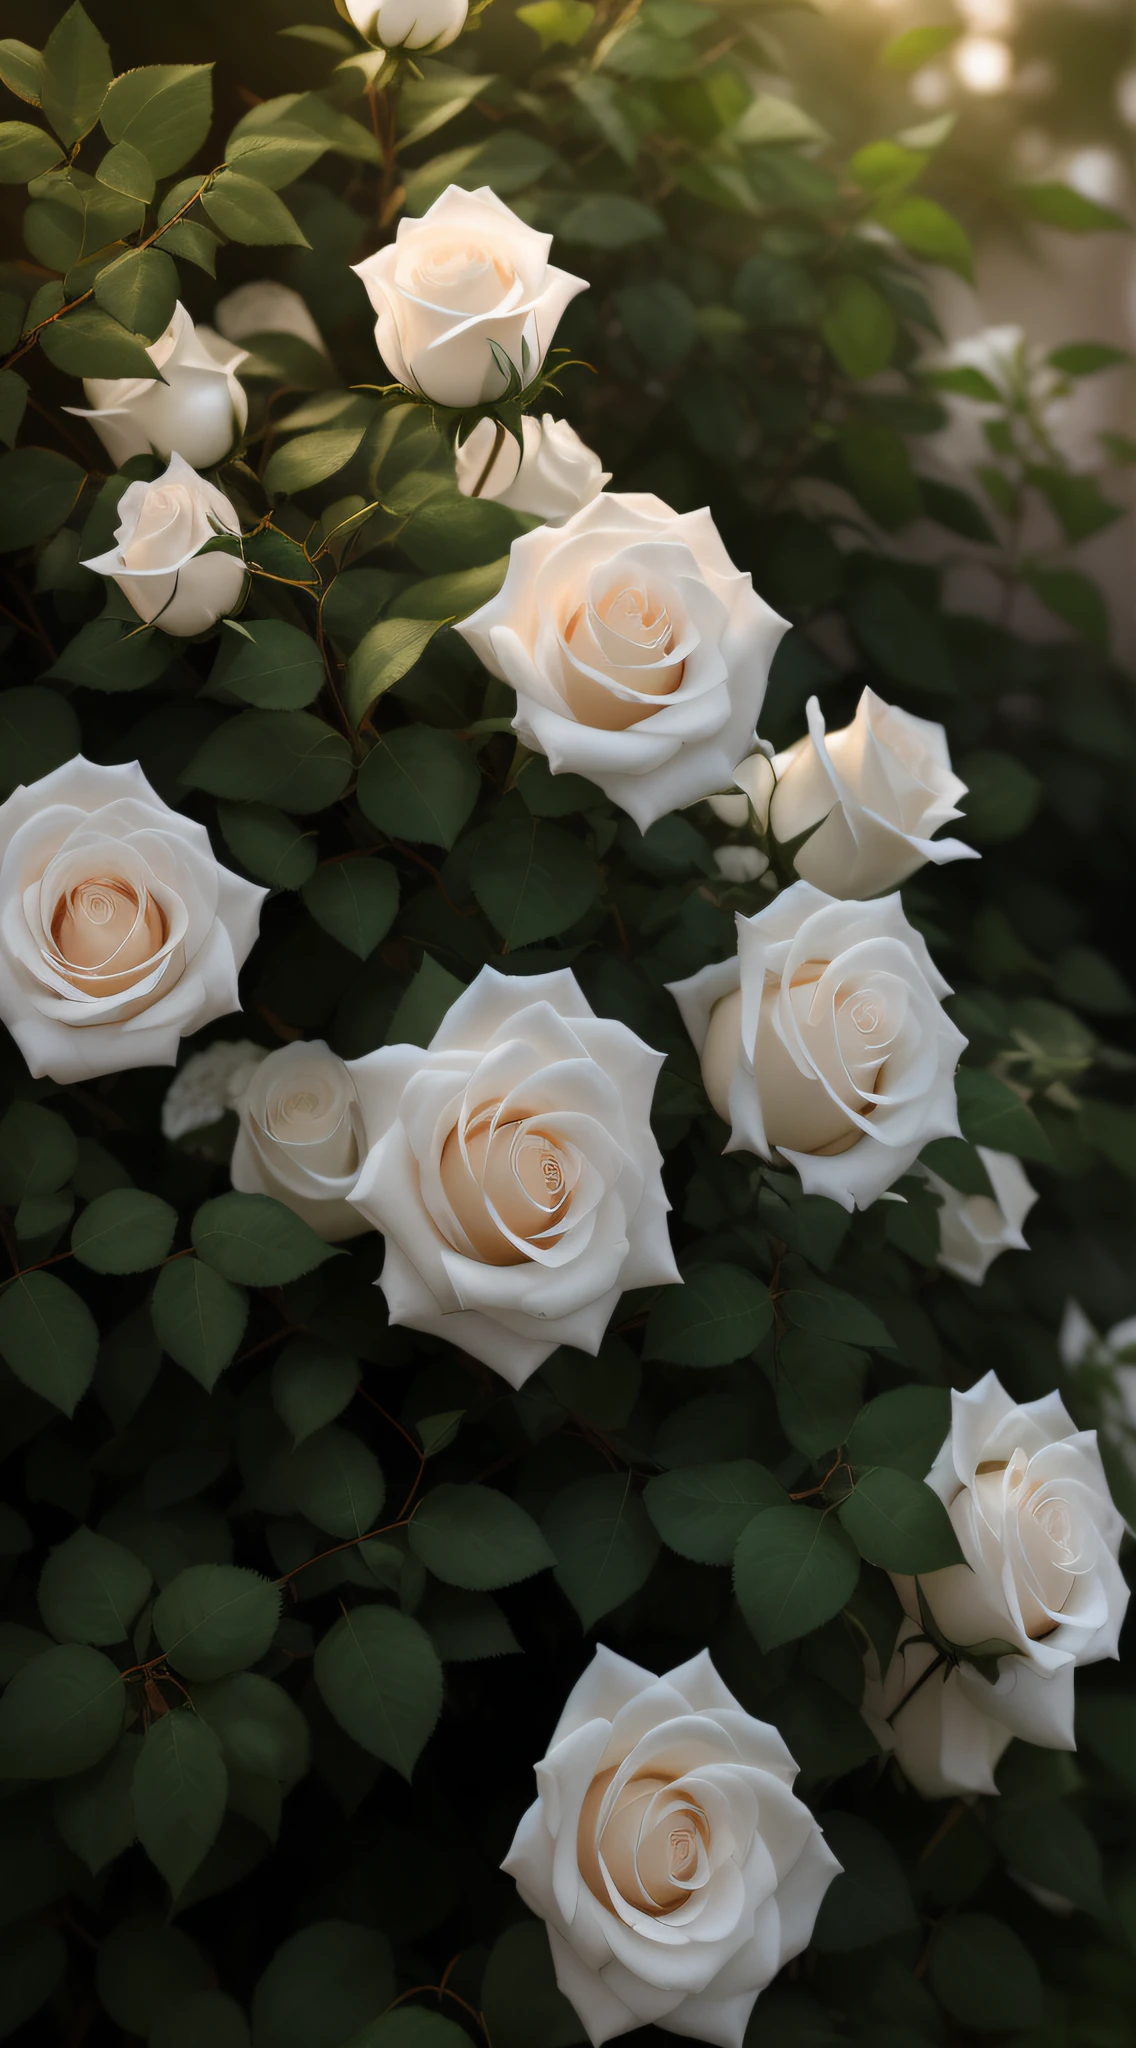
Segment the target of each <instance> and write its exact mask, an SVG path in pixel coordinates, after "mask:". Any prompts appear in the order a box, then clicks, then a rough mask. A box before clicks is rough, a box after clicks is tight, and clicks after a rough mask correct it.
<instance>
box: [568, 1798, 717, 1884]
mask: <svg viewBox="0 0 1136 2048" xmlns="http://www.w3.org/2000/svg"><path fill="white" fill-rule="evenodd" d="M614 1777H615V1771H614V1770H610V1771H601V1772H600V1773H599V1775H598V1777H595V1778H593V1780H592V1783H591V1785H590V1786H589V1787H588V1793H587V1797H586V1799H585V1800H584V1804H583V1808H582V1810H581V1813H580V1824H579V1828H578V1830H577V1837H576V1854H577V1859H578V1861H579V1866H580V1875H581V1877H582V1878H583V1880H584V1883H585V1884H586V1885H587V1887H588V1890H589V1891H590V1892H591V1894H592V1896H593V1898H595V1899H598V1901H599V1903H600V1905H601V1906H606V1907H607V1909H608V1911H609V1912H611V1911H612V1910H613V1908H612V1903H611V1894H610V1892H609V1889H608V1885H607V1884H606V1883H605V1881H604V1871H605V1870H606V1872H607V1876H608V1878H609V1879H610V1881H611V1884H612V1885H613V1886H614V1887H615V1890H616V1891H617V1892H618V1893H619V1896H620V1898H621V1899H623V1900H624V1901H625V1903H626V1904H627V1905H629V1906H634V1907H636V1908H638V1910H639V1911H640V1912H642V1913H650V1914H652V1915H656V1916H657V1915H661V1914H664V1913H670V1912H673V1911H674V1908H675V1907H676V1906H681V1905H682V1903H683V1901H684V1900H685V1899H687V1898H688V1897H689V1896H690V1892H691V1890H692V1888H693V1887H694V1885H695V1883H696V1881H697V1879H698V1876H699V1873H700V1872H701V1871H702V1869H703V1867H704V1863H705V1858H706V1854H707V1851H708V1850H709V1846H710V1823H709V1821H708V1820H707V1818H706V1815H705V1813H704V1812H703V1809H702V1808H701V1807H700V1806H698V1805H697V1804H696V1803H695V1802H694V1801H693V1800H692V1799H690V1798H688V1797H687V1796H686V1795H684V1794H678V1793H675V1794H674V1795H673V1796H672V1797H670V1798H667V1796H666V1794H667V1791H668V1786H669V1780H668V1779H666V1778H657V1777H650V1776H643V1777H634V1778H629V1779H628V1781H627V1783H626V1785H624V1786H623V1788H622V1789H621V1791H620V1792H619V1794H618V1796H617V1797H616V1800H615V1803H614V1805H613V1806H612V1809H611V1812H610V1813H609V1814H608V1816H607V1818H606V1820H605V1821H604V1824H603V1827H602V1828H601V1827H600V1812H601V1809H602V1806H603V1802H604V1797H605V1794H606V1793H607V1790H608V1787H609V1785H610V1784H611V1782H612V1780H613V1778H614ZM601 1865H602V1867H601Z"/></svg>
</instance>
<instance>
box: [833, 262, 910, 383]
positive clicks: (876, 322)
mask: <svg viewBox="0 0 1136 2048" xmlns="http://www.w3.org/2000/svg"><path fill="white" fill-rule="evenodd" d="M820 326H821V333H822V334H823V335H824V338H825V340H826V342H827V343H828V346H829V348H830V349H831V350H832V353H833V355H834V356H835V357H836V360H837V362H838V363H839V365H840V368H841V369H842V370H843V371H844V374H845V376H846V377H856V378H859V377H875V376H878V375H879V372H880V371H881V370H885V369H886V368H887V366H888V364H889V363H890V361H891V357H892V350H893V349H894V347H895V340H896V332H897V329H896V322H895V314H894V313H893V312H892V310H891V307H890V306H889V305H888V302H887V300H886V299H884V298H882V297H881V296H880V294H879V292H878V291H877V290H876V289H875V287H874V285H870V284H869V283H868V280H867V278H865V277H858V276H857V275H856V274H855V272H847V273H846V274H845V275H844V276H842V277H837V278H834V280H833V282H832V284H831V285H830V287H829V294H828V311H827V313H826V314H825V316H824V318H823V319H822V321H821V323H820Z"/></svg>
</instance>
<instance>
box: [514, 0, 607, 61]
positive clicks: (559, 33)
mask: <svg viewBox="0 0 1136 2048" xmlns="http://www.w3.org/2000/svg"><path fill="white" fill-rule="evenodd" d="M595 18H596V10H595V8H594V7H591V6H589V5H588V0H530V4H529V5H528V6H527V7H518V9H517V20H518V21H523V22H524V24H525V27H526V28H531V29H532V31H533V33H534V34H535V35H538V36H539V37H540V47H541V49H542V50H552V49H555V48H556V45H557V44H558V43H563V44H565V45H566V47H567V48H569V49H574V48H575V46H576V44H577V43H581V42H583V40H584V37H585V36H586V35H587V33H588V30H589V29H590V28H591V25H592V23H593V21H594V20H595Z"/></svg>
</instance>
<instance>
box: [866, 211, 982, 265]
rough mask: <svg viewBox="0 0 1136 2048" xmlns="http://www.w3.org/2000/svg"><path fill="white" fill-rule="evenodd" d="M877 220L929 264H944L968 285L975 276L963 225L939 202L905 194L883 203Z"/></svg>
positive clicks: (968, 242)
mask: <svg viewBox="0 0 1136 2048" xmlns="http://www.w3.org/2000/svg"><path fill="white" fill-rule="evenodd" d="M873 211H874V217H875V219H876V220H878V221H879V223H880V226H881V227H884V228H886V229H887V231H888V233H889V234H892V235H894V236H895V238H896V240H897V241H899V242H902V243H903V246H904V248H905V249H910V250H911V251H912V253H913V255H916V256H922V257H924V258H925V259H926V260H927V261H928V262H931V263H942V264H943V265H944V266H945V267H946V269H948V270H954V271H957V272H958V275H959V276H960V277H965V278H966V279H967V280H968V281H969V280H970V278H971V277H972V276H973V273H974V251H973V249H972V248H971V244H970V236H969V235H968V234H967V232H966V229H965V228H964V227H963V225H962V223H961V221H958V220H956V219H955V217H954V215H953V214H952V213H948V212H947V210H946V207H945V206H940V205H939V203H938V201H937V200H934V199H927V198H925V197H924V196H923V194H922V193H920V192H905V193H903V194H902V195H901V196H900V197H898V198H895V199H884V200H881V202H880V203H879V205H877V206H876V207H875V208H874V209H873Z"/></svg>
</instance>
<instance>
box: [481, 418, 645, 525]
mask: <svg viewBox="0 0 1136 2048" xmlns="http://www.w3.org/2000/svg"><path fill="white" fill-rule="evenodd" d="M521 437H522V440H523V442H524V452H523V453H522V451H521V449H519V448H518V447H517V444H516V442H515V441H514V439H513V436H512V435H511V434H505V435H504V437H503V439H502V440H501V441H500V444H499V445H498V447H497V453H496V455H494V452H493V450H494V443H495V441H496V439H497V429H496V426H495V425H494V422H493V421H492V420H491V419H488V418H486V419H480V420H478V422H477V425H476V427H475V428H474V430H473V432H472V434H469V435H467V436H466V439H465V440H464V441H463V442H462V444H461V447H460V448H459V449H458V450H457V453H456V456H455V458H454V466H455V469H456V471H457V483H458V489H459V491H461V492H462V493H463V495H464V496H465V497H467V498H472V497H473V495H474V493H475V492H476V494H477V496H478V497H479V498H495V499H496V501H497V503H498V504H499V505H508V506H509V507H510V509H511V510H512V511H514V512H529V513H532V514H533V515H534V516H535V517H536V518H537V519H544V520H546V521H547V522H548V524H549V525H550V526H562V525H563V523H564V521H565V520H566V519H570V518H571V516H572V514H573V512H578V511H579V509H580V507H581V505H587V504H590V503H591V500H592V499H593V498H596V497H598V496H599V494H600V492H601V491H602V490H603V487H604V485H605V484H606V483H609V482H610V481H611V473H610V471H609V470H606V469H602V468H601V467H600V458H599V456H598V455H596V454H594V453H593V451H592V450H591V449H590V448H589V447H588V446H587V444H586V442H584V441H581V439H580V436H579V434H578V433H577V432H576V430H575V428H574V427H570V426H569V424H568V422H567V420H554V419H553V417H552V415H551V413H547V412H546V413H544V414H543V416H542V417H541V418H540V419H539V420H534V419H533V417H532V414H531V413H526V414H525V416H524V418H523V419H522V421H521ZM479 485H480V489H479V488H478V486H479Z"/></svg>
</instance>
